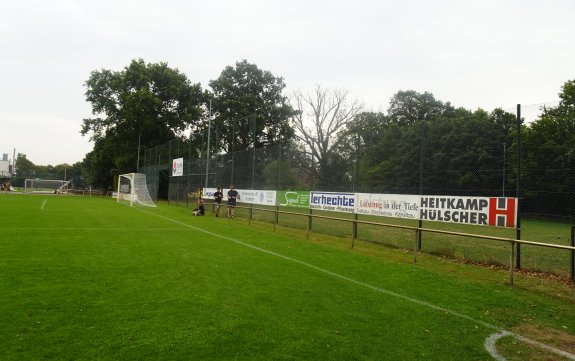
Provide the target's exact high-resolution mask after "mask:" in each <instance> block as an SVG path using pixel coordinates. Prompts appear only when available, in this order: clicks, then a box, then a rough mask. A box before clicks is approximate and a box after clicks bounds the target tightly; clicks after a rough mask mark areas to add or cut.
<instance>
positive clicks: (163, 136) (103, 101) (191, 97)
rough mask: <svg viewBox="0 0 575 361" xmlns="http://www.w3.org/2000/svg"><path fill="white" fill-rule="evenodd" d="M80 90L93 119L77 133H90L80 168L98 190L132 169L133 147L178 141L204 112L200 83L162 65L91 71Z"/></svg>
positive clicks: (139, 62) (141, 64)
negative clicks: (90, 146) (91, 145)
mask: <svg viewBox="0 0 575 361" xmlns="http://www.w3.org/2000/svg"><path fill="white" fill-rule="evenodd" d="M85 86H86V88H87V90H86V100H87V101H88V102H89V103H91V105H92V113H93V114H94V115H96V116H97V117H95V118H88V119H84V122H83V126H82V130H81V133H82V135H87V134H89V133H90V134H91V136H90V139H91V140H92V141H94V142H95V146H94V150H93V151H92V152H90V153H88V154H87V155H86V161H85V164H86V167H87V168H88V169H87V170H88V171H89V173H90V177H91V181H92V182H93V183H94V184H95V185H97V186H101V187H107V186H110V185H111V184H112V176H113V175H117V174H120V173H122V172H130V171H134V170H136V168H137V166H138V165H137V164H136V163H137V162H136V159H137V157H138V154H137V150H138V145H140V146H141V148H142V149H145V148H149V147H153V146H156V145H159V144H163V143H166V142H167V141H169V140H171V139H173V138H174V137H178V136H179V137H183V136H184V132H185V131H186V130H188V129H189V128H190V127H191V126H193V125H194V123H195V122H197V121H198V120H199V119H200V117H201V116H202V115H203V113H204V107H203V101H204V94H203V92H202V90H201V87H200V85H199V84H194V85H193V84H191V83H190V81H189V80H188V79H187V77H186V76H185V75H184V74H182V73H180V72H179V71H178V70H177V69H172V68H169V67H168V65H167V64H166V63H158V64H151V63H149V64H147V63H145V62H144V61H143V60H142V59H140V60H133V61H132V62H131V64H130V65H129V66H127V67H126V68H124V70H122V71H120V72H113V71H111V70H100V71H93V72H92V73H91V75H90V78H89V79H88V80H87V81H86V83H85Z"/></svg>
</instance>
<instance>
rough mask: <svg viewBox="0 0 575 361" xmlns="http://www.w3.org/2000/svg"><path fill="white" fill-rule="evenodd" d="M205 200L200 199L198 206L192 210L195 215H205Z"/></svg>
mask: <svg viewBox="0 0 575 361" xmlns="http://www.w3.org/2000/svg"><path fill="white" fill-rule="evenodd" d="M205 212H206V211H205V208H204V202H203V201H202V200H201V199H200V203H199V204H198V208H196V209H194V211H193V212H192V213H193V214H194V216H203V215H204V214H205Z"/></svg>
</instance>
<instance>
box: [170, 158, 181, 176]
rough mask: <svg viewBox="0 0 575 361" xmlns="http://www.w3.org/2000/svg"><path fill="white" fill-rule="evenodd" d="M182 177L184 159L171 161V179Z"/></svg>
mask: <svg viewBox="0 0 575 361" xmlns="http://www.w3.org/2000/svg"><path fill="white" fill-rule="evenodd" d="M183 175H184V158H176V159H174V160H173V161H172V177H180V176H183Z"/></svg>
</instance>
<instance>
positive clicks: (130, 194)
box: [118, 173, 156, 207]
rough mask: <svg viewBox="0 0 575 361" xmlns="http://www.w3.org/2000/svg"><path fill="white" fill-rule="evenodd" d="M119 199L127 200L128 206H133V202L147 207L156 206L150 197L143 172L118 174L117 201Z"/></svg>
mask: <svg viewBox="0 0 575 361" xmlns="http://www.w3.org/2000/svg"><path fill="white" fill-rule="evenodd" d="M120 201H129V202H130V206H133V205H134V203H138V204H141V205H144V206H148V207H155V206H156V204H155V203H154V201H153V200H152V197H150V192H149V191H148V185H147V184H146V175H145V174H143V173H128V174H120V177H119V179H118V203H119V202H120Z"/></svg>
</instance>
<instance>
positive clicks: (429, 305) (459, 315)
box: [135, 208, 575, 361]
mask: <svg viewBox="0 0 575 361" xmlns="http://www.w3.org/2000/svg"><path fill="white" fill-rule="evenodd" d="M135 209H137V210H139V211H141V212H144V213H146V214H149V215H152V216H154V217H158V218H162V219H165V220H167V221H170V222H173V223H176V224H179V225H181V226H184V227H187V228H191V229H194V230H196V231H199V232H202V233H205V234H208V235H210V236H214V237H216V238H221V239H224V240H227V241H230V242H233V243H236V244H239V245H242V246H245V247H248V248H251V249H254V250H257V251H259V252H262V253H266V254H269V255H272V256H275V257H279V258H282V259H284V260H287V261H290V262H294V263H297V264H300V265H302V266H305V267H308V268H311V269H313V270H316V271H318V272H321V273H325V274H328V275H330V276H333V277H335V278H339V279H341V280H344V281H347V282H350V283H353V284H356V285H358V286H362V287H365V288H368V289H371V290H373V291H376V292H379V293H382V294H385V295H389V296H393V297H396V298H399V299H402V300H405V301H408V302H411V303H414V304H417V305H420V306H424V307H427V308H430V309H433V310H435V311H439V312H443V313H446V314H449V315H452V316H455V317H457V318H461V319H464V320H467V321H470V322H472V323H475V324H478V325H481V326H483V327H485V328H487V329H491V330H495V331H497V332H496V333H495V334H493V335H491V336H489V337H488V338H487V340H486V341H485V343H484V347H485V349H486V350H487V352H489V354H490V355H491V356H492V357H494V358H495V359H496V360H497V361H505V358H503V357H502V356H501V355H499V354H498V353H497V350H495V342H496V341H497V340H498V339H499V338H501V337H506V336H513V337H515V338H516V339H518V340H520V341H523V342H526V343H529V344H531V345H534V346H537V347H540V348H542V349H544V350H547V351H549V352H552V353H555V354H557V355H561V356H563V357H565V358H567V359H569V360H573V361H575V355H574V354H572V353H569V352H566V351H563V350H560V349H558V348H555V347H552V346H549V345H546V344H544V343H541V342H538V341H535V340H531V339H529V338H527V337H525V336H522V335H519V334H516V333H513V332H511V331H508V330H505V329H503V328H502V327H499V326H496V325H494V324H491V323H488V322H485V321H481V320H477V319H475V318H473V317H471V316H468V315H465V314H463V313H459V312H457V311H453V310H450V309H448V308H445V307H441V306H437V305H434V304H432V303H429V302H426V301H422V300H418V299H416V298H412V297H409V296H405V295H402V294H400V293H397V292H394V291H390V290H387V289H385V288H381V287H376V286H373V285H370V284H368V283H365V282H361V281H358V280H355V279H353V278H350V277H347V276H344V275H342V274H339V273H335V272H332V271H330V270H327V269H325V268H321V267H319V266H315V265H313V264H310V263H306V262H303V261H300V260H297V259H295V258H291V257H288V256H285V255H283V254H280V253H276V252H273V251H270V250H267V249H264V248H260V247H258V246H254V245H253V244H249V243H246V242H242V241H240V240H238V239H235V238H231V237H228V236H224V235H221V234H218V233H214V232H210V231H208V230H205V229H203V228H200V227H197V226H192V225H191V224H188V223H184V222H181V221H178V220H175V219H172V218H169V217H165V216H162V215H159V214H155V213H152V212H149V211H146V210H144V209H140V208H135ZM494 335H502V336H500V337H497V338H495V339H494V340H493V341H490V343H489V345H491V342H492V347H493V349H492V350H490V349H488V348H487V347H488V340H490V338H491V337H493V336H494ZM491 351H494V354H493V353H492V352H491ZM495 355H497V357H500V358H497V357H496V356H495Z"/></svg>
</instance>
